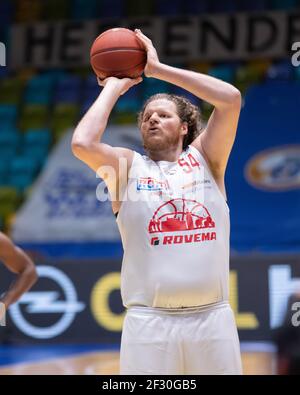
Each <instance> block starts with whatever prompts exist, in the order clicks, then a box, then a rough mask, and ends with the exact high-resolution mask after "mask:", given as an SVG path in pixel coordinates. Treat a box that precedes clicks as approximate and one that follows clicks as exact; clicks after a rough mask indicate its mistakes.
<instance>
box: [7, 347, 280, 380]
mask: <svg viewBox="0 0 300 395" xmlns="http://www.w3.org/2000/svg"><path fill="white" fill-rule="evenodd" d="M5 347H7V346H5ZM47 347H49V346H47ZM47 347H46V348H43V347H27V348H26V347H23V350H22V352H21V350H20V348H21V349H22V346H21V347H19V348H18V347H15V346H14V350H9V348H7V349H6V350H5V349H3V348H2V347H1V349H2V350H1V351H0V363H1V366H0V375H15V374H16V375H30V374H34V375H38V374H48V375H50V374H51V375H53V374H55V375H105V374H107V375H118V374H119V350H118V349H116V348H115V349H111V350H108V349H107V350H105V349H103V347H99V346H97V345H95V346H94V350H93V349H92V348H93V346H52V347H51V346H50V348H49V349H48V348H47ZM47 350H48V351H47ZM23 353H24V355H23ZM6 354H7V355H6ZM22 355H23V357H21V356H22ZM1 357H2V358H1ZM242 360H243V369H244V374H247V375H248V374H263V375H269V374H275V372H276V358H275V354H274V352H270V351H268V352H266V351H264V352H263V351H262V352H252V351H250V352H249V351H248V352H243V353H242Z"/></svg>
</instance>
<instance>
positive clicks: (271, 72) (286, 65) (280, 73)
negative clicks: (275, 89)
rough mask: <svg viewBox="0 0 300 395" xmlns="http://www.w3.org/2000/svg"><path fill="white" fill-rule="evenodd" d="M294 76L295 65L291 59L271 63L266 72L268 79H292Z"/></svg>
mask: <svg viewBox="0 0 300 395" xmlns="http://www.w3.org/2000/svg"><path fill="white" fill-rule="evenodd" d="M293 76H294V66H293V65H292V64H291V61H290V59H289V60H283V61H281V62H279V63H275V64H273V65H271V67H270V68H269V69H268V71H267V74H266V79H267V80H291V79H293Z"/></svg>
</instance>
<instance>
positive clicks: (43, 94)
mask: <svg viewBox="0 0 300 395" xmlns="http://www.w3.org/2000/svg"><path fill="white" fill-rule="evenodd" d="M51 99H52V92H51V91H50V90H49V89H48V90H47V89H46V90H43V89H30V90H27V91H26V93H25V97H24V102H25V103H27V104H45V105H48V104H50V103H51Z"/></svg>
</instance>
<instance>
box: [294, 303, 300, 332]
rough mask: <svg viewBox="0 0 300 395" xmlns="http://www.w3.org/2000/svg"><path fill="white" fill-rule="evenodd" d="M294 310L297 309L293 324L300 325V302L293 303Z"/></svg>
mask: <svg viewBox="0 0 300 395" xmlns="http://www.w3.org/2000/svg"><path fill="white" fill-rule="evenodd" d="M292 311H295V313H294V314H293V315H292V325H293V326H300V302H295V303H293V304H292Z"/></svg>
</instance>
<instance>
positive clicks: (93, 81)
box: [84, 73, 99, 89]
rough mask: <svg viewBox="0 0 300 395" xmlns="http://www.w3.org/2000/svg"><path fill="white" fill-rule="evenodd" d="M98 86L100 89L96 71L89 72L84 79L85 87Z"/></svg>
mask: <svg viewBox="0 0 300 395" xmlns="http://www.w3.org/2000/svg"><path fill="white" fill-rule="evenodd" d="M96 87H97V88H98V89H99V85H98V82H97V77H96V75H95V74H94V73H91V74H89V75H88V76H87V77H86V79H85V81H84V89H86V88H96Z"/></svg>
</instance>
